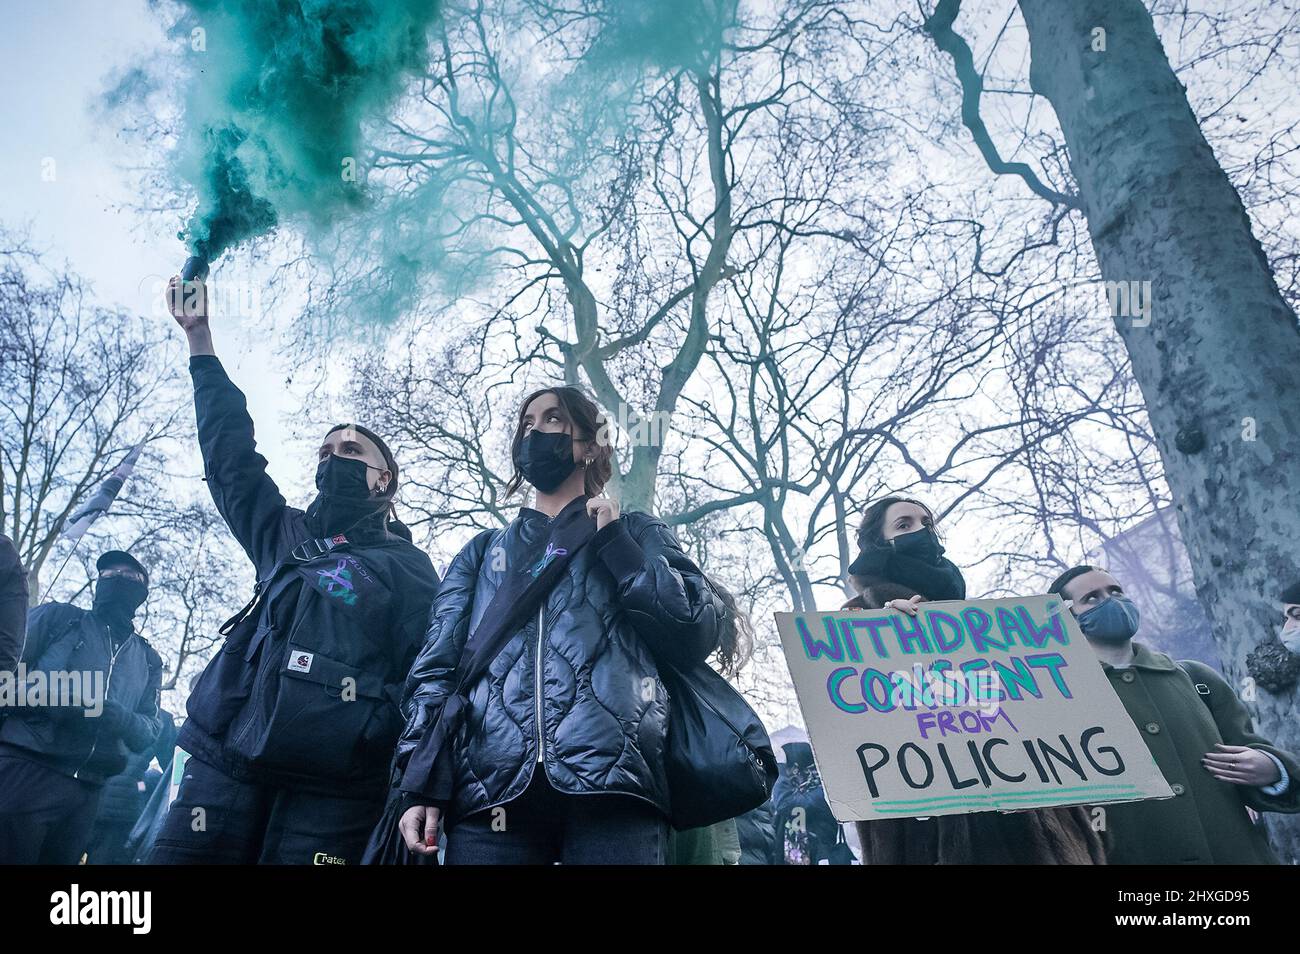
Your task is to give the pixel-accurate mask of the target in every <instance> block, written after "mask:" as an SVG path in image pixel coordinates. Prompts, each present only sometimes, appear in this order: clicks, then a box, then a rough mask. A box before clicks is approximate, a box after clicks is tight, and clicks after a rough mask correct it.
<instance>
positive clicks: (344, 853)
mask: <svg viewBox="0 0 1300 954" xmlns="http://www.w3.org/2000/svg"><path fill="white" fill-rule="evenodd" d="M383 810H384V799H383V796H382V794H381V795H380V796H379V797H377V798H367V799H358V798H342V797H339V796H335V795H321V794H317V793H314V792H303V791H296V790H293V789H288V788H281V787H279V786H273V785H264V784H261V783H257V782H248V781H241V780H239V779H234V778H231V777H230V776H229V775H227V774H225V773H224V772H222V771H221V770H220V769H217V768H216V767H214V766H212V765H209V764H208V763H206V762H202V761H200V760H199V759H196V758H191V759H190V760H189V761H188V762H186V763H185V775H184V777H183V778H182V779H181V787H180V791H179V792H178V793H177V795H176V801H174V802H172V805H171V808H170V809H169V810H168V812H167V819H166V820H165V821H164V822H163V825H162V830H161V831H159V833H158V839H157V841H155V842H154V847H153V851H151V852H150V853H149V864H152V865H251V864H261V865H312V864H316V865H336V864H349V865H352V864H357V863H359V862H360V861H361V854H362V852H363V851H364V850H365V847H366V840H367V839H368V838H369V837H370V832H371V830H372V829H373V828H374V827H375V824H376V823H377V822H378V821H379V816H380V815H381V814H382V813H383Z"/></svg>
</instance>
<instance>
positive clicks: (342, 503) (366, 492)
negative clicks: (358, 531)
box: [307, 454, 388, 533]
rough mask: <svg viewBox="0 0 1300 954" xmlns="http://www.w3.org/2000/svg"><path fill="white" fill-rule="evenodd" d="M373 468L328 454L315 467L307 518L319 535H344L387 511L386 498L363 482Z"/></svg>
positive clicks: (354, 459) (363, 463)
mask: <svg viewBox="0 0 1300 954" xmlns="http://www.w3.org/2000/svg"><path fill="white" fill-rule="evenodd" d="M367 469H375V470H378V469H379V468H372V465H370V464H367V463H366V462H365V461H363V460H357V459H356V458H355V457H339V456H338V455H337V454H331V455H330V456H329V457H326V458H325V459H324V460H323V461H321V462H320V464H319V465H317V467H316V489H317V491H319V493H317V495H316V499H315V500H313V501H312V502H311V504H310V505H309V506H308V507H307V517H308V519H309V520H311V521H312V522H313V523H314V524H315V525H316V528H317V532H320V533H346V532H347V531H348V530H351V529H352V528H353V527H355V526H356V525H357V524H359V523H362V522H364V521H366V520H367V519H369V518H372V517H375V516H377V515H379V514H382V513H383V512H384V511H385V510H386V509H388V499H387V498H386V497H376V496H375V495H374V494H373V493H372V492H371V490H370V485H369V484H368V483H367V482H366V470H367Z"/></svg>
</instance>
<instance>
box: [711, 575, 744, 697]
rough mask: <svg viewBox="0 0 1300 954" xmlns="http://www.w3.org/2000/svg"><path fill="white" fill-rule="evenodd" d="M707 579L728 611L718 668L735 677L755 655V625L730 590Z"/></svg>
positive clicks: (723, 626)
mask: <svg viewBox="0 0 1300 954" xmlns="http://www.w3.org/2000/svg"><path fill="white" fill-rule="evenodd" d="M707 579H708V581H709V586H711V587H712V588H713V592H714V593H717V594H718V598H719V599H720V600H722V605H723V606H725V607H726V609H727V615H726V616H725V617H724V618H723V619H722V626H721V632H720V633H719V634H718V650H717V653H716V656H717V658H718V667H719V668H720V669H721V671H722V674H723V675H724V676H734V675H735V674H736V673H738V672H739V671H740V670H741V668H743V667H744V665H745V663H747V662H749V660H750V657H752V656H753V655H754V623H753V621H752V620H750V618H749V614H748V613H746V612H745V611H744V610H743V609H741V608H740V604H739V603H737V602H736V597H735V596H733V595H732V593H731V591H730V590H729V589H727V588H726V587H725V586H723V585H722V584H721V583H719V582H718V581H717V580H716V579H714V578H713V577H711V576H710V577H707Z"/></svg>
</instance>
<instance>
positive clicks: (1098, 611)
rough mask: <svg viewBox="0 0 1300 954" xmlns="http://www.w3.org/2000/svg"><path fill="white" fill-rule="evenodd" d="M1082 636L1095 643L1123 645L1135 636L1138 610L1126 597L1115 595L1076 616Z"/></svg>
mask: <svg viewBox="0 0 1300 954" xmlns="http://www.w3.org/2000/svg"><path fill="white" fill-rule="evenodd" d="M1078 619H1079V628H1080V629H1081V630H1083V635H1085V636H1087V637H1088V638H1089V639H1091V640H1092V641H1093V642H1095V643H1109V644H1116V643H1125V642H1128V641H1129V640H1130V639H1132V638H1133V637H1134V636H1135V635H1137V631H1138V621H1139V619H1140V616H1139V614H1138V608H1137V606H1136V605H1134V603H1133V601H1132V600H1131V599H1129V598H1128V597H1127V596H1120V595H1115V596H1111V597H1109V598H1107V599H1105V600H1103V601H1102V602H1100V603H1098V604H1097V605H1096V606H1094V607H1092V608H1091V609H1088V610H1085V611H1084V612H1082V613H1080V614H1079V616H1078Z"/></svg>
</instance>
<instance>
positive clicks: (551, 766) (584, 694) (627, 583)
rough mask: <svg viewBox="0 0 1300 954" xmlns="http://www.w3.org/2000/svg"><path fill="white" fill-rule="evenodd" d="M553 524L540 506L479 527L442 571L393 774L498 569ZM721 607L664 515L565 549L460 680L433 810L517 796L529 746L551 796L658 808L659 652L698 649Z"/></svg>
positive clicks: (714, 636) (448, 687) (521, 556)
mask: <svg viewBox="0 0 1300 954" xmlns="http://www.w3.org/2000/svg"><path fill="white" fill-rule="evenodd" d="M549 532H550V520H549V518H547V517H546V515H545V514H542V513H540V512H539V511H536V510H529V509H524V510H523V511H522V512H521V513H520V515H519V516H518V517H517V518H516V519H515V520H514V521H513V522H512V523H511V524H510V525H509V526H508V527H506V528H505V529H503V530H496V531H484V532H483V533H480V534H479V535H478V536H477V537H475V538H474V539H473V540H472V541H471V542H470V543H469V545H467V546H466V547H465V548H464V549H463V550H461V552H460V553H459V555H457V557H456V559H455V560H454V561H453V562H452V564H451V566H450V567H449V568H448V570H447V575H446V578H445V579H444V580H443V584H442V589H441V590H440V591H439V593H438V598H437V600H436V601H435V602H434V607H433V612H432V614H431V616H430V625H429V632H428V637H427V640H426V642H425V646H424V649H423V650H422V651H421V652H420V655H419V657H418V658H417V659H416V661H415V666H414V667H413V668H412V670H411V677H410V681H409V683H408V687H407V691H408V694H409V698H408V699H407V701H406V703H405V706H404V707H405V709H406V711H407V714H408V721H407V725H406V730H405V731H404V732H403V734H402V739H401V742H400V743H399V745H398V756H397V765H398V768H399V770H400V769H402V768H404V766H405V764H406V761H407V760H408V759H409V756H410V753H411V751H412V750H413V749H414V748H415V747H416V745H417V743H418V742H419V741H420V739H421V738H422V737H423V734H424V731H425V729H426V727H427V725H428V721H429V714H430V711H431V708H436V703H438V702H440V701H441V700H442V699H444V698H445V697H446V696H447V695H448V694H449V693H450V692H452V691H453V690H454V687H455V668H456V665H457V663H458V661H459V660H460V655H461V650H462V649H463V647H464V645H465V641H466V639H467V638H468V637H469V634H470V633H471V632H473V631H474V629H475V628H476V627H477V626H478V624H479V621H480V620H481V618H482V616H483V613H484V611H485V610H486V609H487V606H488V604H489V603H490V602H491V600H492V597H493V594H494V593H495V592H496V589H497V587H498V586H499V585H500V583H501V581H502V578H503V577H504V576H505V568H506V567H513V566H516V565H518V562H519V561H522V560H525V559H527V554H528V553H531V552H532V551H533V550H534V548H536V547H538V546H539V545H541V544H542V543H543V542H544V541H545V540H546V538H547V537H548V535H549ZM724 613H725V609H724V607H723V605H722V603H721V601H720V600H719V599H718V596H717V594H716V593H714V591H713V589H712V588H711V587H710V586H709V584H708V581H707V580H706V579H705V577H704V575H703V574H702V573H701V572H700V571H699V569H698V568H697V567H696V566H695V565H694V564H693V563H691V561H690V560H689V559H687V558H686V556H685V554H683V553H682V550H681V546H680V545H679V544H678V542H677V540H676V538H675V537H674V536H673V534H672V532H671V531H670V530H669V529H668V527H667V526H666V525H665V524H664V523H663V522H662V521H660V520H657V519H655V518H654V517H650V516H648V515H646V514H643V513H636V512H631V513H624V514H623V515H622V517H621V518H620V519H618V520H616V521H614V522H613V523H611V524H609V525H607V526H606V527H605V528H604V529H603V530H601V531H599V532H598V533H597V534H596V535H595V536H594V537H592V539H591V540H590V542H588V544H587V545H586V546H585V547H584V548H583V549H582V550H580V551H579V552H578V553H576V554H575V555H574V556H573V557H572V558H570V560H569V563H568V565H567V566H566V567H565V571H564V574H563V576H562V577H561V578H560V580H559V582H558V583H557V584H556V585H555V587H554V588H553V589H552V590H551V592H550V593H549V594H548V595H547V597H546V600H545V602H544V603H543V604H542V606H541V608H540V612H539V614H538V615H539V616H540V620H533V621H531V622H530V623H529V624H528V625H527V626H525V627H524V628H523V629H521V630H520V632H519V633H518V634H517V635H516V636H515V637H514V638H513V639H512V640H511V641H510V642H509V643H507V644H506V646H505V648H504V649H502V650H501V652H500V654H499V655H498V656H497V657H496V658H495V659H494V660H493V661H492V664H491V666H490V667H489V669H488V672H487V674H486V675H485V676H484V677H483V678H482V679H480V680H479V682H478V683H477V684H476V685H474V686H472V687H471V688H470V690H469V706H468V707H467V711H466V713H465V721H464V724H463V725H462V727H461V731H460V732H459V734H458V735H457V736H456V737H455V738H454V739H453V740H452V763H451V764H452V770H453V777H454V779H455V785H454V795H453V800H452V804H451V805H450V806H441V807H444V808H447V809H448V823H449V824H454V823H455V822H456V820H458V819H459V818H462V817H464V816H465V815H468V814H470V813H472V812H476V811H480V810H482V809H486V808H490V807H492V806H495V805H499V804H501V803H503V802H508V801H510V800H511V799H513V798H515V797H516V796H518V795H519V794H520V793H521V792H523V790H524V789H525V788H526V787H527V785H528V783H529V780H530V779H531V778H532V775H533V771H534V768H535V766H536V765H537V764H538V747H539V745H540V746H541V754H542V762H543V763H544V764H545V767H546V775H547V778H549V779H550V782H551V784H552V785H553V786H554V787H555V788H556V789H557V790H558V791H560V792H565V793H569V794H594V793H614V792H616V793H622V794H627V795H632V796H635V797H638V798H642V799H644V800H646V801H648V802H650V803H651V804H653V805H655V806H656V807H657V808H659V809H660V810H661V811H663V812H665V813H666V812H667V811H668V789H667V783H666V780H665V776H664V740H665V737H666V734H667V722H668V695H667V691H666V689H665V687H664V685H663V683H662V682H661V681H660V680H659V669H658V667H657V666H656V663H655V659H656V655H658V658H660V659H669V660H672V659H680V660H682V661H683V662H684V661H687V660H691V661H694V660H702V659H704V658H706V657H707V656H708V655H709V654H710V653H712V652H713V651H714V650H715V649H716V648H717V645H718V629H719V626H718V622H719V619H720V618H721V617H722V616H723V614H724ZM539 622H540V625H541V632H540V634H539V632H538V624H539ZM539 646H540V648H541V652H540V654H539V652H538V648H539ZM539 687H540V692H539ZM539 715H540V718H539ZM412 800H414V801H416V802H418V801H420V798H419V797H418V796H413V797H412Z"/></svg>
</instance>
